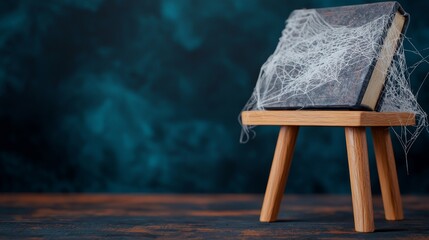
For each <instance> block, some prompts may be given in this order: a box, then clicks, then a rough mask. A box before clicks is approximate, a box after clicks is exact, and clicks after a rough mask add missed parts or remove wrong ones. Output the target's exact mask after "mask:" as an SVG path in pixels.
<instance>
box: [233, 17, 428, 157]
mask: <svg viewBox="0 0 429 240" xmlns="http://www.w3.org/2000/svg"><path fill="white" fill-rule="evenodd" d="M392 17H393V16H392V15H385V16H381V17H379V18H376V19H374V20H372V21H370V22H368V23H366V24H364V25H362V26H357V27H355V26H353V27H348V26H334V25H331V24H329V23H327V22H326V21H325V20H324V19H323V17H322V16H320V15H319V14H318V13H317V11H316V10H299V11H295V12H294V13H293V14H292V16H291V17H290V18H289V19H288V20H287V24H286V28H285V29H284V30H283V32H282V36H281V38H280V40H279V43H278V45H277V48H276V50H275V52H274V53H273V54H272V55H271V56H270V57H269V58H268V60H267V61H266V62H265V63H264V64H263V66H262V68H261V71H260V73H259V77H258V81H257V83H256V86H255V88H254V91H253V94H252V96H251V97H250V99H249V100H248V102H247V103H246V105H245V106H244V108H243V111H248V110H264V109H265V108H266V107H269V106H272V105H273V104H276V103H279V102H282V101H283V102H284V101H287V100H288V99H289V100H290V99H292V98H297V97H298V98H299V97H301V98H305V99H306V100H307V101H305V102H306V103H309V104H308V105H307V106H303V107H311V106H312V105H313V104H315V103H314V102H313V97H314V96H313V95H312V92H313V91H314V90H315V89H318V88H323V87H324V86H326V85H329V84H330V85H332V84H334V85H335V84H337V85H338V84H341V83H339V82H340V81H342V79H341V78H340V76H341V74H343V73H344V71H347V69H353V70H358V71H359V69H360V68H361V69H363V68H365V67H368V66H370V65H371V64H374V61H373V60H374V57H375V56H378V55H379V54H378V53H379V51H380V49H381V47H382V44H384V45H385V46H389V45H392V46H393V47H390V48H389V47H388V49H391V51H395V50H397V51H395V53H394V58H393V61H392V64H391V65H390V68H389V70H388V73H387V80H386V85H385V87H384V90H383V93H382V95H383V101H382V102H381V105H380V108H379V111H382V112H411V113H414V114H415V115H416V126H415V127H401V128H400V130H397V129H396V130H394V133H395V134H396V136H397V137H398V139H399V142H400V143H401V145H402V147H403V148H404V151H405V153H408V151H409V149H410V147H411V145H412V144H413V143H414V141H415V140H416V138H417V136H418V135H419V134H420V133H421V131H422V130H424V129H425V128H426V129H427V127H428V119H427V115H426V113H425V112H424V111H423V109H422V108H421V106H420V105H419V104H418V102H417V96H418V91H417V93H415V94H414V93H413V92H412V90H411V84H410V75H411V74H412V72H413V71H414V70H415V68H417V67H418V66H419V65H420V64H422V63H426V64H429V63H428V61H427V60H426V59H425V58H424V57H423V56H422V55H420V53H419V52H418V51H417V50H416V49H415V48H414V49H412V51H410V52H412V53H414V54H417V55H418V56H419V57H420V59H421V60H420V61H419V62H417V63H416V64H414V65H413V66H411V67H407V64H406V59H405V50H404V46H403V43H402V41H401V43H400V44H399V46H397V41H394V40H391V42H389V41H388V40H387V39H386V40H384V41H385V42H384V43H380V41H379V39H380V36H381V35H382V34H383V33H384V32H385V31H386V29H385V27H386V25H388V24H387V23H388V22H391V21H392ZM393 27H394V26H393ZM395 30H396V31H401V30H400V29H395ZM403 39H406V41H409V39H407V38H406V37H405V36H403ZM396 46H397V48H396ZM412 46H413V45H412ZM413 47H414V46H413ZM392 55H393V53H392ZM377 61H391V58H389V59H381V58H380V57H378V59H377ZM389 64H390V63H389ZM424 80H425V79H424ZM424 80H423V81H422V84H423V82H424ZM419 89H420V88H419ZM339 94H344V93H341V92H340V93H339ZM242 127H243V130H242V134H241V138H240V142H247V141H248V140H249V138H251V137H254V136H255V132H254V130H253V127H254V126H246V125H242Z"/></svg>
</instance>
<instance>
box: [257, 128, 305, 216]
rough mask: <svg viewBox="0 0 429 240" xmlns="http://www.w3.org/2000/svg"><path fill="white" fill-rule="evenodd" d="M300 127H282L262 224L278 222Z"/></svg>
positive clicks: (269, 181) (265, 199) (265, 198)
mask: <svg viewBox="0 0 429 240" xmlns="http://www.w3.org/2000/svg"><path fill="white" fill-rule="evenodd" d="M297 135H298V127H295V126H282V127H280V132H279V136H278V139H277V145H276V150H275V153H274V158H273V162H272V165H271V171H270V176H269V178H268V183H267V189H266V191H265V197H264V202H263V204H262V209H261V216H260V219H259V220H260V221H261V222H273V221H276V220H277V215H278V213H279V209H280V203H281V201H282V197H283V193H284V190H285V186H286V181H287V177H288V174H289V169H290V165H291V163H292V156H293V151H294V148H295V143H296V138H297Z"/></svg>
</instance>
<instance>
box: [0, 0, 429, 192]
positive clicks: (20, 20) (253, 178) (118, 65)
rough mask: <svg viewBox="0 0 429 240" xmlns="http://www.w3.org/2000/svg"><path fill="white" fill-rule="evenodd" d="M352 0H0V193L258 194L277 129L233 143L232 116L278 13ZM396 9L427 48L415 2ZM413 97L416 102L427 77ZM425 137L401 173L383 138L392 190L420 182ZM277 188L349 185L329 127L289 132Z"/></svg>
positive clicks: (425, 98)
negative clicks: (285, 177) (291, 144)
mask: <svg viewBox="0 0 429 240" xmlns="http://www.w3.org/2000/svg"><path fill="white" fill-rule="evenodd" d="M364 2H366V1H347V2H346V1H334V0H325V1H315V0H314V1H309V0H307V1H278V0H270V1H262V0H259V1H257V0H225V1H208V0H207V1H191V0H179V1H178V0H162V1H161V0H159V1H150V0H147V1H137V0H135V1H131V0H130V1H115V0H106V1H103V0H91V1H73V0H62V1H59V0H55V1H48V0H45V1H31V0H29V1H24V0H22V1H15V0H11V1H1V2H0V32H1V34H0V51H1V58H0V190H1V191H13V192H15V191H18V192H19V191H36V192H74V191H78V192H104V191H106V192H263V191H264V190H265V184H266V181H267V177H268V172H269V168H270V163H271V158H272V154H273V151H274V146H275V141H276V138H277V132H278V128H276V127H259V128H257V137H256V138H255V139H254V140H252V141H250V142H249V143H247V144H240V143H239V136H240V131H241V128H240V125H239V123H238V121H237V117H238V114H239V113H240V111H241V109H242V107H243V106H244V104H245V103H246V101H247V99H248V98H249V97H250V95H251V93H252V89H253V87H254V85H255V83H256V79H257V76H258V73H259V69H260V67H261V65H262V64H263V63H264V62H265V60H266V59H267V58H268V56H269V55H270V54H271V53H272V52H273V51H274V49H275V47H276V45H277V42H278V38H279V37H280V34H281V30H282V29H283V28H284V21H285V19H286V18H287V17H288V15H289V13H290V12H291V11H292V10H293V9H296V8H316V7H330V6H337V5H345V4H354V3H364ZM402 5H403V7H404V9H405V10H406V11H407V12H409V13H410V14H411V22H410V26H409V29H408V34H407V35H408V37H410V38H412V41H413V43H414V44H415V46H416V47H417V49H419V50H422V53H423V54H424V55H428V53H429V51H428V50H427V49H426V50H424V49H425V48H428V47H429V21H428V20H429V19H428V14H427V9H429V3H428V1H420V2H418V1H413V2H412V3H411V2H403V3H402ZM408 60H409V61H410V62H413V61H415V60H416V58H414V56H412V55H410V56H409V59H408ZM427 72H429V68H428V66H427V65H422V67H421V68H419V69H418V70H417V71H416V72H415V73H414V75H413V78H412V81H413V82H412V83H413V87H414V89H416V88H417V87H418V86H419V84H420V83H421V81H422V80H423V79H424V78H425V76H426V73H427ZM419 101H420V103H421V104H422V105H423V108H424V109H425V110H426V111H428V110H429V84H428V83H426V84H425V85H424V86H423V88H422V90H421V93H420V96H419ZM428 143H429V134H428V133H427V132H424V133H423V134H422V135H421V137H420V138H419V139H418V140H417V142H416V143H415V145H414V147H413V148H412V149H411V152H410V153H409V164H410V174H409V175H407V172H406V169H405V159H404V154H403V151H402V150H401V148H400V146H399V144H398V143H397V141H396V140H394V144H395V149H396V157H397V165H398V175H399V178H400V185H401V190H402V192H403V193H428V192H429V179H428V178H427V176H428V175H429V161H428V157H427V156H428V155H427V154H428V153H427V146H428ZM371 144H372V143H371V142H369V147H370V156H371V158H370V164H371V178H372V187H373V191H374V192H379V186H378V181H377V174H376V169H375V163H374V157H373V152H372V150H371V149H372V145H371ZM286 189H287V192H294V193H348V192H349V191H350V187H349V179H348V167H347V158H346V148H345V140H344V132H343V129H341V128H302V129H301V131H300V135H299V137H298V142H297V146H296V151H295V156H294V161H293V164H292V169H291V173H290V178H289V181H288V185H287V187H286Z"/></svg>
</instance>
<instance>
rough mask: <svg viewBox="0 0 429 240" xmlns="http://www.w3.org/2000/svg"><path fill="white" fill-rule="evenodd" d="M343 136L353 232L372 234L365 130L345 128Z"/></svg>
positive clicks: (371, 208) (362, 128)
mask: <svg viewBox="0 0 429 240" xmlns="http://www.w3.org/2000/svg"><path fill="white" fill-rule="evenodd" d="M345 134H346V143H347V156H348V161H349V171H350V185H351V190H352V203H353V213H354V222H355V230H356V231H357V232H373V231H374V213H373V206H372V195H371V182H370V178H369V164H368V148H367V143H366V133H365V128H364V127H346V128H345Z"/></svg>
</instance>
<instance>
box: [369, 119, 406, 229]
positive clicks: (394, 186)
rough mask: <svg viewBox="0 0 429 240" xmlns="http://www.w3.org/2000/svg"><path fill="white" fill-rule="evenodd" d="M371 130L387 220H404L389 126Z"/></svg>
mask: <svg viewBox="0 0 429 240" xmlns="http://www.w3.org/2000/svg"><path fill="white" fill-rule="evenodd" d="M371 131H372V138H373V142H374V151H375V157H376V161H377V171H378V178H379V180H380V188H381V194H382V197H383V205H384V213H385V217H386V219H387V220H402V219H404V213H403V210H402V200H401V193H400V191H399V184H398V177H397V173H396V164H395V156H394V153H393V147H392V140H391V139H390V133H389V128H387V127H372V128H371Z"/></svg>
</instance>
